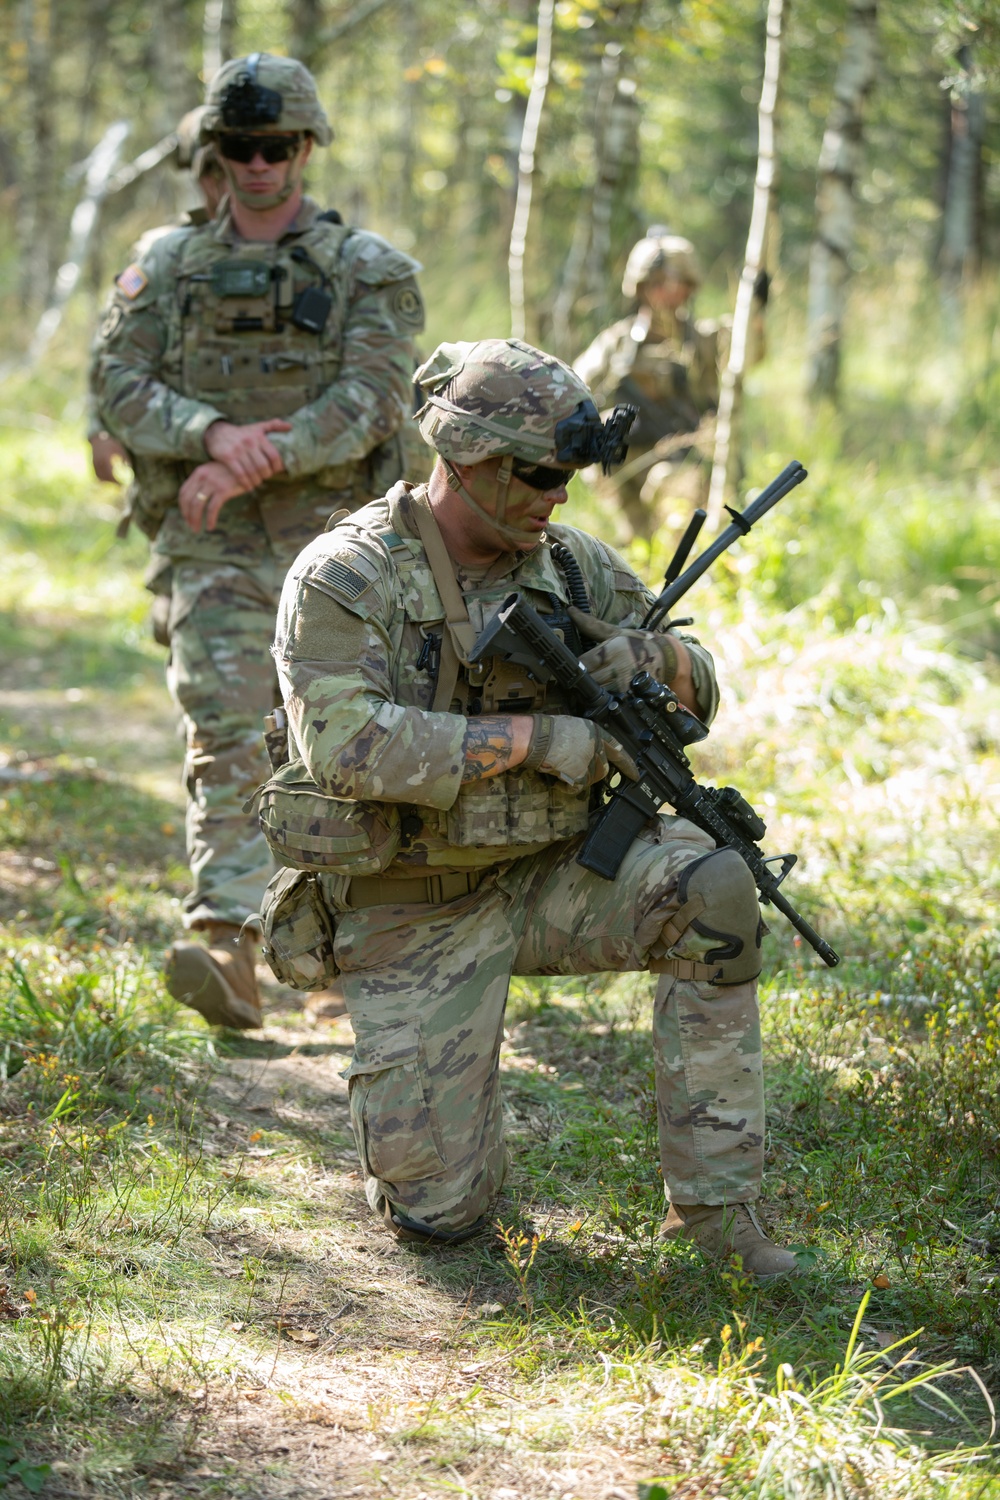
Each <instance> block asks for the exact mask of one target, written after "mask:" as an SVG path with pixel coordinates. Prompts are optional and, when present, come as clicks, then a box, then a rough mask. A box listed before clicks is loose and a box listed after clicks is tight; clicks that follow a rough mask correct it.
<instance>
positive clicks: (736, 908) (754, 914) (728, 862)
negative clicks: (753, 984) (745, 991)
mask: <svg viewBox="0 0 1000 1500" xmlns="http://www.w3.org/2000/svg"><path fill="white" fill-rule="evenodd" d="M677 899H678V901H679V902H680V909H679V912H678V915H680V914H681V913H683V911H684V908H685V907H687V909H688V915H689V920H688V921H687V923H686V924H685V927H684V931H683V934H679V941H677V943H676V945H675V947H674V950H673V951H674V952H675V953H676V952H678V951H683V950H684V948H685V939H686V938H687V937H688V936H689V934H690V935H697V937H698V939H699V940H700V941H699V942H698V943H697V944H691V945H690V946H691V950H692V954H693V950H694V948H695V947H697V950H698V955H697V956H698V957H699V959H700V960H701V962H702V963H704V964H706V965H707V966H708V967H709V968H710V969H712V970H713V972H712V974H711V975H710V976H709V977H710V978H711V980H712V982H713V983H715V984H723V985H725V984H744V983H745V982H746V981H747V980H748V979H756V978H757V975H758V974H759V973H760V970H761V964H762V955H761V938H762V937H763V934H764V932H765V930H766V929H765V927H764V922H763V919H762V917H761V914H760V906H759V905H758V903H757V886H756V884H755V882H754V878H753V876H752V875H751V873H750V870H749V868H748V867H747V865H746V863H745V862H744V861H743V860H742V859H741V858H740V856H739V855H738V854H737V853H736V851H735V849H713V850H712V852H711V854H703V855H702V857H701V859H696V860H694V861H693V862H692V863H691V864H689V865H687V866H685V868H684V869H683V870H682V871H681V877H680V880H679V882H678V885H677ZM706 939H708V940H710V941H711V946H710V947H709V948H707V949H706V948H705V940H706Z"/></svg>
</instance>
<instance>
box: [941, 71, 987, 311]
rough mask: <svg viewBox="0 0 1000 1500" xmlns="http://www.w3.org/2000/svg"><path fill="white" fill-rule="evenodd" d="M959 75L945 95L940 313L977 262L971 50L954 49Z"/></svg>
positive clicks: (977, 112)
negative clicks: (947, 142) (947, 137)
mask: <svg viewBox="0 0 1000 1500" xmlns="http://www.w3.org/2000/svg"><path fill="white" fill-rule="evenodd" d="M958 60H959V63H960V64H961V68H962V74H961V77H960V78H959V80H958V82H957V83H956V84H955V87H954V89H953V90H952V96H951V151H950V154H949V158H948V180H947V185H946V188H945V200H944V220H943V224H942V240H941V258H940V260H941V278H942V300H943V302H944V307H945V313H946V316H948V315H951V317H952V318H955V317H957V314H958V303H957V299H958V292H959V289H960V287H961V284H962V282H963V281H964V280H965V279H966V278H967V277H968V276H969V275H970V274H972V273H974V272H975V270H976V269H977V266H978V261H979V230H980V213H979V200H980V190H981V183H982V157H983V134H984V131H985V128H986V100H985V96H984V94H983V90H982V86H981V83H980V82H979V80H978V79H977V77H976V72H975V66H974V62H973V55H972V48H971V47H969V46H964V47H962V48H960V49H959V53H958Z"/></svg>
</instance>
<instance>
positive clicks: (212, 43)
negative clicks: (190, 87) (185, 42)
mask: <svg viewBox="0 0 1000 1500" xmlns="http://www.w3.org/2000/svg"><path fill="white" fill-rule="evenodd" d="M235 36H236V0H205V18H204V21H203V23H202V32H201V58H202V62H201V76H202V78H203V79H204V81H205V83H209V82H210V81H211V79H213V78H214V77H215V75H216V73H217V72H218V71H219V69H220V68H221V67H222V64H223V63H224V62H228V61H229V59H230V58H231V57H232V55H233V40H234V38H235Z"/></svg>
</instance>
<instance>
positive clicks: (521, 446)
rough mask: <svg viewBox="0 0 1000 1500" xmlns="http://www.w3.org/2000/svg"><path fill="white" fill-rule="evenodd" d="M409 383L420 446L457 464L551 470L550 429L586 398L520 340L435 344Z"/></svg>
mask: <svg viewBox="0 0 1000 1500" xmlns="http://www.w3.org/2000/svg"><path fill="white" fill-rule="evenodd" d="M413 378H414V381H415V382H416V384H417V386H418V387H419V388H420V389H421V390H422V391H423V392H424V393H425V395H426V397H427V402H426V405H425V406H424V407H423V408H422V410H421V411H420V412H419V413H418V414H417V420H418V423H419V426H420V431H421V433H422V435H423V437H424V439H425V441H426V442H428V443H429V444H430V445H431V447H432V448H434V449H435V450H436V451H437V452H438V453H440V454H441V456H442V458H446V459H450V460H451V462H452V463H457V464H475V463H479V462H480V461H481V460H482V459H484V458H491V457H494V456H496V455H499V454H503V453H514V454H517V455H518V457H520V458H523V459H526V460H528V461H529V462H531V463H555V462H556V461H557V460H556V450H555V447H554V446H553V441H552V434H553V430H554V428H555V427H556V425H557V423H558V422H559V421H560V420H561V419H562V418H563V417H568V416H569V415H570V414H571V413H572V412H574V411H575V410H576V408H577V407H578V406H579V404H580V402H581V401H589V400H590V399H591V398H590V392H589V390H587V388H586V386H585V385H584V384H583V383H582V382H581V380H580V379H579V378H578V376H577V375H575V374H574V372H573V371H572V370H571V369H570V367H569V365H565V364H563V362H562V360H561V359H556V357H555V355H554V354H545V353H543V352H542V350H541V349H535V348H533V347H532V345H530V344H523V343H521V341H520V340H519V339H480V340H479V342H478V343H472V344H470V343H455V344H439V345H438V347H437V349H435V351H434V353H433V354H432V355H431V357H430V359H428V360H426V361H425V362H424V363H423V364H422V365H421V366H420V368H419V369H418V370H417V372H416V374H415V376H414V377H413Z"/></svg>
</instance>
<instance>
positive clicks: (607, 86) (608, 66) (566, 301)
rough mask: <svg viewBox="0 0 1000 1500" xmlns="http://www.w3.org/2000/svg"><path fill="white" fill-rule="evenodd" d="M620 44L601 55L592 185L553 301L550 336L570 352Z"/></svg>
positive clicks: (582, 202) (612, 44)
mask: <svg viewBox="0 0 1000 1500" xmlns="http://www.w3.org/2000/svg"><path fill="white" fill-rule="evenodd" d="M621 63H622V48H621V47H620V46H619V45H618V43H617V42H609V43H608V45H607V46H606V47H605V49H604V52H603V53H602V55H601V61H600V78H599V82H598V85H597V97H596V102H595V105H594V186H593V188H592V190H591V192H590V193H589V194H584V195H582V196H581V199H580V207H579V210H578V211H577V215H576V223H575V224H574V226H573V238H572V240H571V242H570V247H569V253H568V254H567V256H566V262H565V264H564V266H563V271H562V276H561V278H560V281H559V290H558V292H557V293H556V297H555V300H554V302H553V304H552V337H553V342H554V344H555V346H556V349H557V351H558V352H560V353H564V354H569V353H570V352H571V345H572V343H573V342H574V341H573V339H572V336H571V331H570V319H571V317H572V315H573V308H574V306H575V305H576V301H577V298H578V297H579V295H580V289H581V287H582V285H583V277H584V272H585V270H586V268H587V265H588V260H589V256H588V251H589V250H590V242H591V236H592V233H593V224H594V198H595V196H596V193H597V184H598V182H600V181H601V179H602V177H603V175H604V166H603V164H604V159H605V157H606V155H607V134H608V122H609V120H610V118H611V106H612V104H613V102H614V97H615V89H616V88H617V87H618V79H619V77H620V75H621Z"/></svg>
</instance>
